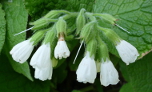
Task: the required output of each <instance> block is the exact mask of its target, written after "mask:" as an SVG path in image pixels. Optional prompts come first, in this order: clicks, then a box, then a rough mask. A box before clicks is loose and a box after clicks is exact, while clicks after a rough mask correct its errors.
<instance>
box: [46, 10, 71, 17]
mask: <svg viewBox="0 0 152 92" xmlns="http://www.w3.org/2000/svg"><path fill="white" fill-rule="evenodd" d="M62 13H65V14H69V12H68V11H65V10H52V11H50V12H49V13H47V14H46V15H45V16H44V17H45V18H57V17H58V16H59V15H60V14H62Z"/></svg>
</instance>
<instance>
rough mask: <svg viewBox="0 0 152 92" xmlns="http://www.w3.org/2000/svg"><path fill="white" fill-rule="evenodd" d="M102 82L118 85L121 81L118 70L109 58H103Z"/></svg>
mask: <svg viewBox="0 0 152 92" xmlns="http://www.w3.org/2000/svg"><path fill="white" fill-rule="evenodd" d="M100 82H101V84H102V85H104V86H108V85H110V84H112V85H116V84H117V83H118V82H119V75H118V72H117V70H116V69H115V67H114V65H113V64H112V62H111V61H110V60H109V59H106V61H104V60H103V59H102V60H101V67H100Z"/></svg>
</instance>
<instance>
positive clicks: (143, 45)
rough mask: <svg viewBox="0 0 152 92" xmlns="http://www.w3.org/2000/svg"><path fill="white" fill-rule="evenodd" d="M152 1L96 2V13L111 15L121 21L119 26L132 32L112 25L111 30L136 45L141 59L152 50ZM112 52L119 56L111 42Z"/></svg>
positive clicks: (102, 0) (98, 0) (118, 0)
mask: <svg viewBox="0 0 152 92" xmlns="http://www.w3.org/2000/svg"><path fill="white" fill-rule="evenodd" d="M151 7H152V2H151V0H138V1H137V0H129V1H128V0H96V2H95V5H94V9H93V10H94V12H98V13H109V14H111V15H113V16H115V17H116V18H118V19H120V20H118V21H117V24H118V25H120V26H121V27H123V28H124V29H126V30H127V31H129V32H130V34H128V33H127V32H125V31H123V30H121V29H119V28H118V27H116V26H114V25H111V27H110V28H112V29H114V31H115V32H116V33H117V34H118V35H119V36H120V37H121V38H123V39H124V40H126V41H128V42H129V43H131V44H132V45H134V46H135V47H136V48H137V49H138V51H139V53H140V55H141V56H140V57H143V56H144V55H145V53H148V52H149V51H150V50H151V48H152V31H151V30H152V22H151V20H152V15H151ZM107 44H108V46H109V49H110V51H111V52H112V53H113V54H115V55H117V51H116V50H115V47H114V46H113V45H110V42H108V43H107Z"/></svg>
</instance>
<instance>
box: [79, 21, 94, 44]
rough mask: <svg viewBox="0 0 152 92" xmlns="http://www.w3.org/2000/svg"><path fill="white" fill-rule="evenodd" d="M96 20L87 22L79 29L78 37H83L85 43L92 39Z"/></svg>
mask: <svg viewBox="0 0 152 92" xmlns="http://www.w3.org/2000/svg"><path fill="white" fill-rule="evenodd" d="M95 25H96V22H94V21H92V22H89V23H87V24H86V25H85V26H84V27H83V28H82V30H81V33H80V38H83V39H84V41H85V42H86V43H87V42H89V41H90V40H91V39H93V38H94V37H95V35H96V28H95Z"/></svg>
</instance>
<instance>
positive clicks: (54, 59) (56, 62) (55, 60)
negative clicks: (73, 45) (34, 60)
mask: <svg viewBox="0 0 152 92" xmlns="http://www.w3.org/2000/svg"><path fill="white" fill-rule="evenodd" d="M57 64H58V60H57V59H56V58H55V57H53V58H52V67H56V66H57Z"/></svg>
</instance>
